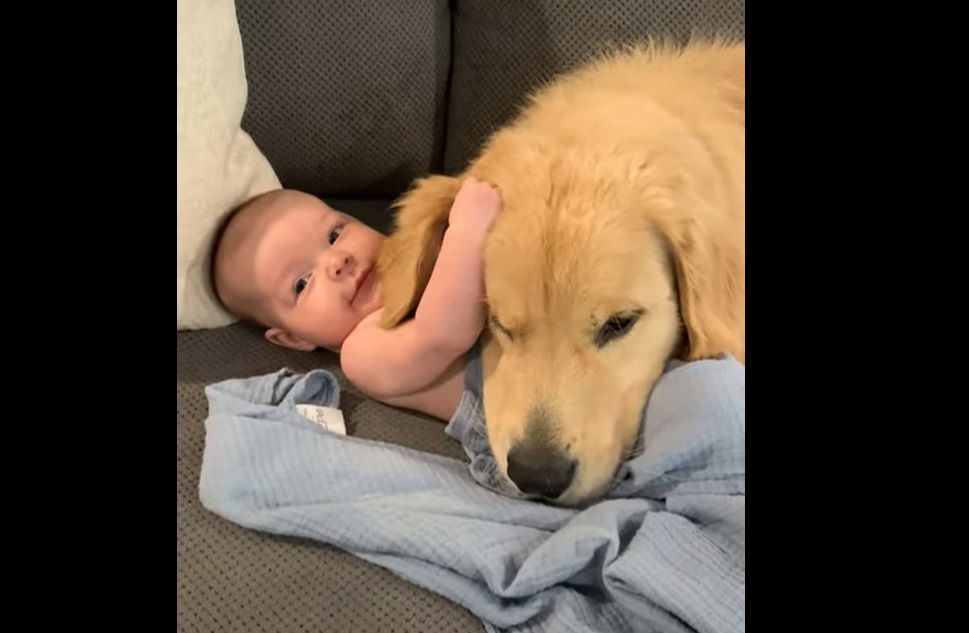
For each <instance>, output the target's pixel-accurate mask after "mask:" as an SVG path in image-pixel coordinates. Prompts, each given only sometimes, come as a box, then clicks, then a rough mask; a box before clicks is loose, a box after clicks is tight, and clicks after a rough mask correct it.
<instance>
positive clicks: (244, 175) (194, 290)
mask: <svg viewBox="0 0 969 633" xmlns="http://www.w3.org/2000/svg"><path fill="white" fill-rule="evenodd" d="M177 1H178V148H177V151H178V154H177V162H178V170H177V171H178V271H177V272H178V328H177V329H178V330H184V329H200V328H213V327H219V326H222V325H228V324H229V323H232V322H233V321H235V320H236V319H235V318H234V317H233V316H232V315H230V314H229V313H228V312H226V311H225V310H223V309H222V307H221V306H220V305H219V303H218V301H217V300H216V298H215V294H214V292H213V290H212V288H211V284H210V283H209V263H208V259H209V249H210V246H211V242H212V236H213V234H214V230H215V228H216V227H217V226H218V223H219V221H220V220H221V218H222V217H223V216H224V215H225V213H226V212H228V211H229V210H231V209H232V208H233V207H235V206H237V205H238V204H241V203H242V202H244V201H245V200H247V199H249V198H251V197H252V196H255V195H257V194H259V193H262V192H264V191H268V190H270V189H278V188H279V187H280V184H279V180H278V179H277V178H276V174H275V173H274V172H273V169H272V167H271V166H270V165H269V162H268V161H267V160H266V158H265V156H263V155H262V153H261V152H260V151H259V148H257V147H256V144H255V143H254V142H253V140H252V138H250V137H249V135H248V134H246V133H245V132H243V131H242V129H241V128H240V127H239V126H240V123H241V121H242V113H243V110H244V109H245V105H246V98H247V84H246V76H245V66H244V63H243V58H242V38H241V37H240V35H239V25H238V22H237V21H236V11H235V3H234V1H233V0H177Z"/></svg>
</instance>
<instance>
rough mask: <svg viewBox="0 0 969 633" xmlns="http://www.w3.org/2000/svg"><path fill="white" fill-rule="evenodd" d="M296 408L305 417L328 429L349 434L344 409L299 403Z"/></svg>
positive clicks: (341, 433)
mask: <svg viewBox="0 0 969 633" xmlns="http://www.w3.org/2000/svg"><path fill="white" fill-rule="evenodd" d="M296 410H297V411H299V412H300V414H301V415H302V416H303V417H304V418H306V419H307V420H310V421H311V422H316V423H317V424H319V425H320V426H322V427H323V428H324V429H326V430H327V431H332V432H334V433H339V434H340V435H346V434H347V427H346V424H345V423H344V422H343V411H340V410H339V409H334V408H333V407H321V406H319V405H315V404H298V405H296Z"/></svg>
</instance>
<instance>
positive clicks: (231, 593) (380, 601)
mask: <svg viewBox="0 0 969 633" xmlns="http://www.w3.org/2000/svg"><path fill="white" fill-rule="evenodd" d="M177 338H178V341H177V375H176V400H177V403H176V410H177V416H176V417H177V419H176V436H177V441H176V470H177V473H176V537H177V538H176V550H177V554H176V577H177V587H176V604H177V623H176V628H177V629H178V630H179V631H238V632H240V633H244V632H247V631H282V630H285V631H302V630H305V631H390V630H393V631H402V632H409V631H413V632H414V633H418V632H419V633H424V632H426V631H441V632H444V633H452V632H453V633H459V632H460V633H464V632H470V631H473V632H474V633H480V631H481V630H482V625H481V621H480V620H479V619H478V618H476V617H474V616H473V615H472V614H471V613H470V612H468V611H467V610H466V609H464V608H463V607H460V606H458V605H456V604H454V603H452V602H450V601H448V600H446V599H445V598H443V597H441V596H439V595H438V594H435V593H431V592H428V591H426V590H424V589H422V588H420V587H418V586H416V585H413V584H411V583H408V582H406V581H404V580H402V579H401V578H399V577H398V576H396V575H394V574H393V573H391V572H390V571H388V570H386V569H384V568H382V567H378V566H375V565H372V564H370V563H367V562H365V561H363V560H362V559H359V558H356V557H354V556H353V555H351V554H348V553H346V552H343V551H341V550H339V549H336V548H334V547H331V546H328V545H322V544H320V543H316V542H312V541H308V540H305V539H296V538H287V537H280V536H275V535H271V534H267V533H263V532H256V531H253V530H247V529H244V528H242V527H240V526H238V525H236V524H234V523H231V522H229V521H226V520H224V519H222V518H220V517H218V516H216V515H215V514H212V513H210V512H208V511H207V510H205V509H204V508H203V507H202V504H201V503H200V502H199V488H198V486H199V471H200V467H201V463H202V449H203V447H204V442H205V427H204V421H205V417H206V415H207V412H208V404H207V401H206V398H205V393H204V391H203V390H204V388H205V385H207V384H210V383H212V382H217V381H220V380H225V379H228V378H233V377H244V376H256V375H260V374H265V373H269V372H273V371H276V370H278V369H280V368H282V367H290V368H292V369H294V370H295V371H308V370H310V369H314V368H319V367H322V368H324V369H327V370H330V371H332V372H333V373H334V374H335V375H336V376H337V379H338V380H339V382H340V388H341V390H342V391H341V408H342V409H343V412H344V414H345V417H346V422H347V431H348V433H349V434H350V435H353V436H356V437H363V438H368V439H374V440H381V441H385V442H392V443H395V444H402V445H404V446H409V447H411V448H414V449H417V450H422V451H427V452H432V453H438V454H443V455H447V456H449V457H453V458H456V459H466V457H465V455H464V452H463V450H462V449H461V447H460V445H459V444H458V443H457V442H454V441H453V440H451V439H450V438H448V437H447V436H446V435H445V434H444V424H442V423H441V422H438V421H435V420H432V419H430V418H427V417H424V416H421V415H417V414H409V413H405V412H402V411H399V410H396V409H393V408H390V407H387V406H384V405H381V404H379V403H377V402H374V401H373V400H369V399H367V398H364V397H363V396H362V395H361V394H360V393H359V392H358V391H356V390H355V389H353V388H352V387H351V386H350V385H349V384H348V383H347V382H346V379H345V377H344V376H343V374H342V372H340V370H339V362H338V359H337V356H336V355H335V354H332V353H330V352H318V353H300V352H292V351H289V350H285V349H283V348H280V347H277V346H275V345H272V344H270V343H268V342H267V341H265V339H263V337H262V335H261V332H259V331H257V330H256V329H254V328H252V327H251V326H249V325H247V324H244V323H237V324H235V325H231V326H228V327H224V328H218V329H213V330H205V331H196V332H179V333H178V334H177Z"/></svg>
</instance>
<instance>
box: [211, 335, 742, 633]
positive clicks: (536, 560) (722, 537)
mask: <svg viewBox="0 0 969 633" xmlns="http://www.w3.org/2000/svg"><path fill="white" fill-rule="evenodd" d="M479 363H480V359H479V357H478V356H477V354H475V353H473V354H471V355H470V356H469V360H468V369H467V371H466V387H467V389H466V392H465V394H464V397H463V398H462V403H461V406H460V407H459V409H458V411H457V413H456V414H455V416H454V418H452V420H451V421H450V423H449V424H448V426H447V432H448V433H449V434H450V435H451V436H452V437H455V438H456V439H457V440H458V441H460V442H462V445H463V446H464V448H465V451H466V452H467V453H468V455H469V457H470V459H471V466H470V469H469V465H468V464H467V463H464V462H461V461H458V460H454V459H450V458H447V457H442V456H438V455H431V454H427V453H422V452H419V451H415V450H411V449H408V448H405V447H401V446H396V445H391V444H386V443H381V442H376V441H369V440H362V439H358V438H354V437H345V436H342V435H337V434H334V433H331V432H329V431H327V430H325V429H323V428H321V427H319V426H317V425H316V424H314V423H313V422H311V421H309V420H307V419H306V418H304V417H303V416H302V415H300V413H299V412H297V410H296V408H295V407H296V405H297V404H317V405H323V406H330V407H338V406H339V388H338V386H337V383H336V380H335V379H334V377H333V376H332V375H331V374H329V373H328V372H326V371H323V370H317V371H311V372H308V373H306V374H296V373H293V372H291V371H289V370H288V369H283V370H280V371H278V372H275V373H273V374H269V375H266V376H260V377H256V378H249V379H238V380H228V381H224V382H221V383H217V384H213V385H209V386H208V387H206V395H207V397H208V400H209V415H208V417H207V419H206V422H205V424H206V444H205V452H204V455H203V461H202V473H201V478H200V482H199V493H200V498H201V501H202V503H203V505H204V506H205V507H206V508H208V509H209V510H211V511H212V512H215V513H216V514H219V515H220V516H222V517H224V518H226V519H228V520H230V521H233V522H236V523H238V524H240V525H243V526H246V527H249V528H252V529H256V530H262V531H266V532H271V533H277V534H286V535H292V536H301V537H305V538H310V539H315V540H317V541H320V542H323V543H329V544H332V545H334V546H336V547H340V548H343V549H345V550H348V551H350V552H353V553H354V554H356V555H357V556H360V557H361V558H363V559H365V560H368V561H370V562H372V563H374V564H377V565H381V566H384V567H386V568H388V569H390V570H392V571H394V572H395V573H397V574H399V575H400V576H402V577H404V578H405V579H407V580H409V581H411V582H414V583H416V584H418V585H421V586H423V587H425V588H427V589H429V590H431V591H435V592H437V593H440V594H441V595H444V596H445V597H447V598H449V599H451V600H453V601H455V602H457V603H459V604H461V605H463V606H465V607H466V608H468V609H469V610H470V611H471V612H472V613H474V614H475V615H477V616H478V617H480V618H481V619H482V621H483V623H484V625H485V628H486V629H487V630H488V631H506V630H507V631H515V632H523V633H525V632H529V633H531V632H535V633H538V632H556V633H558V632H559V631H576V632H590V633H591V632H593V631H675V632H680V631H683V632H685V631H702V632H711V633H713V632H717V633H723V632H743V631H744V630H745V602H746V598H745V578H746V574H745V564H746V558H745V556H746V553H745V483H744V478H745V463H746V458H745V454H744V453H745V422H744V413H745V409H744V407H745V404H744V401H745V398H744V396H745V382H744V380H745V370H744V367H743V365H741V364H740V363H738V362H736V361H735V360H733V359H731V358H729V357H726V358H723V359H718V360H708V361H695V362H690V363H671V364H670V366H669V367H668V369H667V371H666V373H665V374H664V376H663V377H662V379H661V380H660V381H659V382H658V383H657V385H656V387H655V388H654V390H653V393H652V394H651V396H650V399H649V402H648V404H647V406H646V408H645V410H644V424H643V428H642V432H641V437H640V443H639V448H638V451H637V455H636V457H634V458H633V459H631V460H630V461H628V462H627V463H626V464H624V465H623V466H622V468H621V470H620V473H618V476H617V483H616V484H615V485H614V487H613V488H612V489H611V490H610V491H609V493H608V494H607V497H606V498H605V499H603V500H601V501H598V502H597V503H593V504H590V505H589V506H588V507H585V508H560V507H554V506H551V505H546V504H543V503H539V502H536V501H533V500H529V499H525V498H518V497H519V496H520V494H519V493H517V489H513V488H514V487H513V486H512V487H511V488H512V489H509V484H508V482H507V481H504V480H503V478H501V477H500V475H499V474H498V473H497V468H496V466H495V464H494V457H493V455H491V454H490V451H489V450H488V447H487V440H486V438H485V436H484V434H483V429H484V426H483V423H484V421H483V418H482V416H481V406H480V364H479Z"/></svg>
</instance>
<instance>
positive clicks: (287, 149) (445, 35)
mask: <svg viewBox="0 0 969 633" xmlns="http://www.w3.org/2000/svg"><path fill="white" fill-rule="evenodd" d="M238 12H239V26H240V30H241V32H242V40H243V47H244V50H245V63H246V73H247V76H248V80H249V102H248V105H247V108H246V113H245V118H244V119H243V124H242V126H243V128H244V129H245V130H246V131H247V132H249V133H250V134H251V135H252V137H253V138H254V139H255V140H256V143H258V144H259V146H260V148H262V150H263V152H264V153H265V154H266V156H267V157H268V158H269V162H270V163H272V165H273V168H274V169H275V170H276V173H277V174H278V175H279V179H280V180H281V181H282V183H283V185H284V186H285V187H289V188H294V189H300V190H303V191H306V192H309V193H313V194H316V195H321V196H347V197H351V196H383V197H394V196H396V195H398V194H399V193H401V192H402V191H403V190H404V189H405V188H406V187H407V186H408V185H409V184H410V182H411V181H412V180H413V179H414V178H415V177H417V176H418V175H421V174H423V173H425V172H427V171H430V170H435V169H438V168H439V166H440V164H441V155H442V152H443V139H442V135H443V130H444V95H445V87H446V84H447V74H448V69H449V57H450V13H449V10H448V0H409V1H408V2H387V1H386V0H355V1H354V2H345V1H343V0H320V1H317V2H306V0H273V2H265V1H263V0H238Z"/></svg>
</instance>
